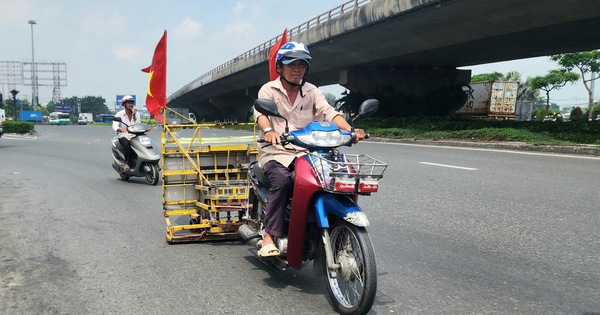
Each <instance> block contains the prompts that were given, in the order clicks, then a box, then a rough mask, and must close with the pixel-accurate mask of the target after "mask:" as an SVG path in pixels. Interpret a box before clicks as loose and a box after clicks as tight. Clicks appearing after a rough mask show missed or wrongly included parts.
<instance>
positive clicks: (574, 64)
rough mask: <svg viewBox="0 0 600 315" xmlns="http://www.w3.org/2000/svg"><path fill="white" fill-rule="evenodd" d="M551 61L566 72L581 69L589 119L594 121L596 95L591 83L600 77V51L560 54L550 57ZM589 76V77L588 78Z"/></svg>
mask: <svg viewBox="0 0 600 315" xmlns="http://www.w3.org/2000/svg"><path fill="white" fill-rule="evenodd" d="M550 59H551V60H552V61H555V62H557V63H558V64H559V65H560V66H562V67H563V69H564V70H566V71H571V70H573V69H575V68H577V69H579V72H580V73H581V80H582V81H583V85H584V86H585V89H586V90H587V91H588V112H589V114H588V115H589V116H588V119H592V113H593V107H594V95H593V94H592V89H591V82H592V81H594V80H596V79H598V78H599V77H600V76H599V75H598V73H599V72H600V50H592V51H582V52H576V53H568V54H558V55H553V56H550ZM594 73H596V76H594ZM588 74H589V77H586V75H588Z"/></svg>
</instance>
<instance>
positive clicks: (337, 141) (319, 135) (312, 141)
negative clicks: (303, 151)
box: [296, 130, 352, 148]
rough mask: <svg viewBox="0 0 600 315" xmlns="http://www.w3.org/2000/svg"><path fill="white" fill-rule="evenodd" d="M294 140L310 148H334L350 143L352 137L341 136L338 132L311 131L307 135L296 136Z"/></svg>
mask: <svg viewBox="0 0 600 315" xmlns="http://www.w3.org/2000/svg"><path fill="white" fill-rule="evenodd" d="M296 139H297V140H298V141H300V142H302V143H303V144H305V145H308V146H312V147H331V148H336V147H339V146H341V145H344V144H346V143H348V142H350V140H351V139H352V136H351V135H349V134H344V135H342V133H341V132H340V131H339V130H333V131H311V132H310V133H309V134H306V135H299V136H297V138H296Z"/></svg>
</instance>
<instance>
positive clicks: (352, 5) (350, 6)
mask: <svg viewBox="0 0 600 315" xmlns="http://www.w3.org/2000/svg"><path fill="white" fill-rule="evenodd" d="M372 1H373V0H351V1H348V2H346V3H344V4H342V5H339V6H337V7H335V8H333V9H331V10H329V11H327V12H325V13H323V14H321V15H319V16H317V17H315V18H312V19H310V20H308V21H306V22H304V23H302V24H300V25H298V26H296V27H294V28H291V29H289V30H288V32H287V37H288V38H291V37H292V35H295V34H300V33H302V32H304V31H306V30H309V29H311V28H313V27H316V26H317V25H319V24H321V23H325V22H329V21H330V20H332V19H334V18H337V17H339V16H342V15H344V14H348V13H350V12H352V11H353V10H356V9H358V8H360V7H362V6H364V5H366V4H368V3H370V2H372ZM281 36H282V35H278V36H277V37H275V38H272V39H270V40H268V41H266V42H264V43H262V44H260V45H258V46H256V47H254V48H252V49H250V50H248V51H246V52H245V53H243V54H241V55H239V56H237V57H235V58H234V59H232V60H230V61H228V62H226V63H224V64H222V65H220V66H218V67H216V68H214V69H212V70H210V71H209V72H207V73H205V74H203V75H202V76H200V77H198V78H197V79H195V80H194V81H192V83H195V82H198V81H202V79H204V78H206V77H208V76H210V75H212V74H213V73H216V72H219V71H221V70H223V69H225V68H227V67H229V66H231V65H233V64H234V63H236V62H238V61H240V60H242V59H245V58H248V57H250V56H254V55H256V54H258V53H260V52H262V51H266V50H267V49H269V48H271V47H272V46H273V45H275V44H276V43H277V41H278V40H279V39H281Z"/></svg>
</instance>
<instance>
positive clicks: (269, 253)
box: [258, 244, 280, 257]
mask: <svg viewBox="0 0 600 315" xmlns="http://www.w3.org/2000/svg"><path fill="white" fill-rule="evenodd" d="M279 254H280V252H279V249H277V247H276V246H275V244H269V245H266V246H263V247H262V248H261V249H260V250H259V251H258V256H261V257H274V256H279Z"/></svg>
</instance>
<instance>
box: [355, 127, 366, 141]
mask: <svg viewBox="0 0 600 315" xmlns="http://www.w3.org/2000/svg"><path fill="white" fill-rule="evenodd" d="M354 133H355V134H356V140H354V143H358V141H360V140H364V139H365V137H366V136H365V131H364V130H362V129H354Z"/></svg>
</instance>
